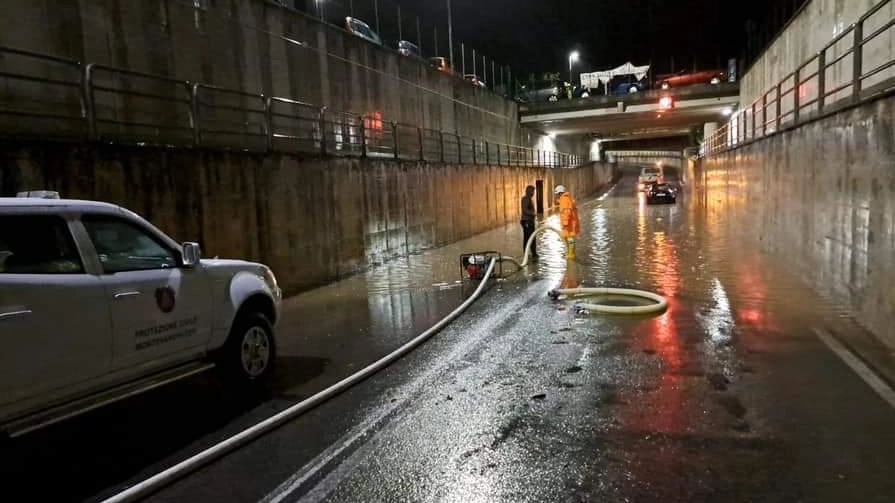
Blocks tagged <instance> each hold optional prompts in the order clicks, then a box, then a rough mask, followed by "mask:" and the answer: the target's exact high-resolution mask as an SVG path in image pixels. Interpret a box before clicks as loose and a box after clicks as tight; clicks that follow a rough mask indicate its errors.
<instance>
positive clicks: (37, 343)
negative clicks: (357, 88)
mask: <svg viewBox="0 0 895 503" xmlns="http://www.w3.org/2000/svg"><path fill="white" fill-rule="evenodd" d="M34 195H35V194H22V196H23V197H16V198H0V333H2V334H3V335H4V336H5V337H4V339H5V340H4V349H3V351H2V352H0V433H4V432H5V433H6V434H8V435H10V436H17V435H21V434H25V433H27V432H29V431H32V430H34V429H37V428H40V427H42V426H45V425H48V424H52V423H54V422H58V421H60V420H62V419H64V418H67V417H71V416H74V415H78V414H80V413H83V412H86V411H88V410H91V409H93V408H96V407H99V406H100V405H104V404H107V403H111V402H115V401H117V400H121V399H124V398H127V397H129V396H132V395H134V394H137V393H141V392H144V391H148V390H150V389H155V388H157V387H159V386H160V385H163V384H166V383H170V382H173V381H176V380H179V379H183V378H185V377H189V376H192V375H195V374H197V373H199V372H204V371H206V370H210V369H212V368H217V369H219V370H221V371H222V375H224V376H226V377H228V379H227V380H226V382H228V383H230V390H231V391H235V390H236V389H245V388H246V387H253V386H255V385H257V384H261V383H264V382H267V380H268V378H269V377H270V376H271V372H272V368H273V363H274V359H275V356H276V341H275V338H274V326H275V324H276V322H277V319H278V313H279V306H280V301H281V299H282V294H281V291H280V288H279V286H277V280H276V278H275V277H274V274H273V273H272V272H271V270H270V269H269V268H267V266H264V265H262V264H258V263H252V262H244V261H239V260H217V259H215V260H204V259H202V258H201V257H200V251H199V245H198V244H196V243H182V244H181V243H177V242H175V241H174V240H173V239H171V238H170V237H168V236H167V235H165V234H164V233H162V231H160V230H158V229H157V228H156V227H154V226H153V225H152V224H150V223H149V222H147V221H146V220H144V219H143V218H141V217H139V216H138V215H136V214H135V213H132V212H130V211H128V210H126V209H124V208H121V207H119V206H115V205H112V204H107V203H101V202H94V201H75V200H64V199H58V195H55V194H52V193H49V194H42V196H43V197H30V196H34Z"/></svg>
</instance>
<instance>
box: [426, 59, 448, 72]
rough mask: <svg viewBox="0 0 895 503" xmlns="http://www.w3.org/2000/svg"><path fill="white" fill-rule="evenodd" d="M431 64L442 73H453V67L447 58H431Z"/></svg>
mask: <svg viewBox="0 0 895 503" xmlns="http://www.w3.org/2000/svg"><path fill="white" fill-rule="evenodd" d="M429 63H431V64H432V66H434V67H435V68H438V69H439V70H440V71H442V72H445V73H451V65H450V63H448V59H447V58H443V57H441V56H439V57H435V58H429Z"/></svg>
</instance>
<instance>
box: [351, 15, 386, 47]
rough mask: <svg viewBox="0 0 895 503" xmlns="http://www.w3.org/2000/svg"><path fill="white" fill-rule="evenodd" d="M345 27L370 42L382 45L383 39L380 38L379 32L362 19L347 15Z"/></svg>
mask: <svg viewBox="0 0 895 503" xmlns="http://www.w3.org/2000/svg"><path fill="white" fill-rule="evenodd" d="M345 29H346V30H348V31H349V32H351V33H352V34H353V35H356V36H358V37H360V38H362V39H364V40H366V41H368V42H372V43H374V44H376V45H382V39H381V38H379V34H378V33H376V32H375V31H373V28H370V25H368V24H367V23H365V22H363V21H361V20H360V19H357V18H354V17H351V16H349V17H346V18H345Z"/></svg>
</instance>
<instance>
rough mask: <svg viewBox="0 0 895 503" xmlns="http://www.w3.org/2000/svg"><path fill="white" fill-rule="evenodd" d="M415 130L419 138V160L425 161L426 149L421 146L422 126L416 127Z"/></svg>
mask: <svg viewBox="0 0 895 503" xmlns="http://www.w3.org/2000/svg"><path fill="white" fill-rule="evenodd" d="M416 132H417V134H418V135H419V139H420V161H425V160H426V150H425V148H424V147H423V128H421V127H418V128H416Z"/></svg>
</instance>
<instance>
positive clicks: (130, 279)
mask: <svg viewBox="0 0 895 503" xmlns="http://www.w3.org/2000/svg"><path fill="white" fill-rule="evenodd" d="M81 221H82V223H83V225H84V228H85V230H86V231H87V235H89V236H90V239H91V241H92V242H93V246H94V247H95V248H96V253H97V256H98V258H99V262H100V265H101V266H102V269H103V275H102V283H103V285H104V286H105V294H106V298H107V301H108V302H109V303H110V310H111V316H112V330H113V350H112V354H113V356H112V366H113V368H114V369H133V370H134V371H139V372H141V373H142V372H145V371H146V370H150V369H151V368H152V367H163V366H165V365H169V364H171V363H174V362H176V361H179V360H184V359H187V358H191V357H195V356H197V355H199V354H201V353H202V352H204V351H205V350H206V345H207V344H208V341H209V337H210V334H211V324H212V319H211V314H212V313H211V291H210V286H209V282H208V277H207V275H206V274H205V273H204V271H203V270H202V267H201V266H197V267H195V268H184V267H182V266H181V262H182V259H181V256H180V251H179V250H176V249H172V248H170V247H169V246H168V245H167V244H166V243H165V242H164V241H163V240H161V239H159V237H158V236H157V235H156V234H155V233H154V232H153V231H152V230H150V229H149V228H146V227H144V226H142V225H141V224H140V223H139V222H134V221H132V220H130V219H126V218H120V217H116V216H109V215H87V214H85V215H82V216H81Z"/></svg>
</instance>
